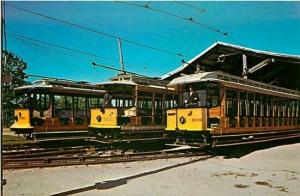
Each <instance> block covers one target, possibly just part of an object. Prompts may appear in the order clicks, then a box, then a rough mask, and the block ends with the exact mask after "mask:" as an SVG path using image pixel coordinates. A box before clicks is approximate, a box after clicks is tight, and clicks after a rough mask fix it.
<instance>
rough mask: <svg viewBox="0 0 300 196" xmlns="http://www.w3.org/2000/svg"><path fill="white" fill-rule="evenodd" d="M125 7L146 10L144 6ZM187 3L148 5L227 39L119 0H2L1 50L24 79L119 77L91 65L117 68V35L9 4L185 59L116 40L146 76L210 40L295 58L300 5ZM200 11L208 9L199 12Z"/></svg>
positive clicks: (129, 65)
mask: <svg viewBox="0 0 300 196" xmlns="http://www.w3.org/2000/svg"><path fill="white" fill-rule="evenodd" d="M131 3H134V4H137V5H145V4H146V3H147V2H131ZM185 4H187V5H191V6H193V7H196V8H199V9H194V8H192V7H189V6H186V5H182V4H179V3H176V2H155V1H151V2H150V4H149V6H150V7H152V8H155V9H159V10H164V11H167V12H170V13H173V14H175V15H177V16H182V17H186V18H190V17H192V18H193V20H194V21H197V22H200V23H201V24H205V25H208V26H210V27H213V28H215V29H218V30H220V31H222V32H227V33H228V35H229V36H230V38H229V37H228V36H224V35H222V34H220V33H217V32H215V31H212V30H210V29H208V28H205V27H203V26H201V25H197V24H195V23H191V22H188V21H187V20H182V19H179V18H177V17H174V16H169V15H165V14H162V13H160V12H154V11H151V10H149V9H146V8H141V7H136V6H131V5H127V4H123V3H119V2H93V1H91V2H70V1H69V2H11V1H9V2H6V32H7V49H8V50H9V51H11V52H13V53H15V54H16V55H18V56H19V57H21V58H22V59H23V60H24V61H25V62H26V63H27V65H28V67H27V69H26V71H25V72H26V73H27V74H34V75H42V76H48V77H56V78H65V79H71V80H78V81H87V82H91V83H97V82H102V81H106V80H108V79H109V78H110V77H112V76H115V75H116V74H117V72H116V71H113V70H109V69H104V68H100V67H94V66H93V65H92V62H96V63H98V64H102V65H108V66H114V67H117V68H119V67H120V64H119V62H118V61H119V53H118V43H117V39H116V38H111V37H107V36H103V35H100V34H97V33H94V32H90V31H86V30H83V29H79V28H74V27H72V26H69V25H66V24H63V23H60V22H57V21H53V20H49V19H46V18H45V17H40V16H37V15H33V14H30V13H26V12H24V11H21V10H17V9H15V8H12V7H9V6H8V5H13V6H17V7H19V8H23V9H26V10H30V11H33V12H38V13H41V14H44V15H47V16H51V17H55V18H58V19H61V20H65V21H69V22H71V23H75V24H78V25H82V26H85V27H88V28H90V29H93V30H96V31H101V32H104V33H106V34H109V35H113V36H115V37H120V38H121V39H126V40H130V41H133V42H137V43H141V44H144V45H147V46H150V47H155V48H158V49H162V50H167V51H172V52H174V53H180V54H183V55H184V56H178V55H172V54H169V53H166V52H160V51H157V50H152V49H149V48H145V47H140V46H137V45H134V44H131V43H129V42H126V41H122V51H123V58H124V63H125V69H126V70H128V71H132V72H136V73H139V74H143V75H147V76H152V77H154V76H162V75H164V74H166V73H168V72H170V71H172V70H174V69H176V68H177V67H179V66H182V62H181V61H182V60H185V61H188V60H190V59H191V58H193V57H194V56H196V55H197V54H199V53H200V52H202V51H203V50H205V49H206V48H207V47H209V46H210V45H212V44H213V43H215V42H216V41H222V42H227V43H231V44H236V45H242V46H245V47H249V48H254V49H259V50H266V51H272V52H278V53H285V54H293V55H300V48H299V47H300V46H299V43H300V36H299V35H300V2H185ZM201 8H202V9H206V11H205V12H201ZM14 34H17V35H19V36H20V35H21V36H26V37H29V38H31V39H35V40H40V41H43V42H48V43H52V44H56V45H60V46H64V47H68V48H72V49H75V50H80V51H83V52H86V53H89V54H93V55H97V56H101V57H105V58H99V57H95V56H87V55H83V54H79V53H76V52H72V51H70V50H65V49H60V48H56V47H53V46H49V45H45V44H41V43H38V42H34V43H32V42H33V41H32V40H31V41H30V43H29V42H28V41H27V42H26V41H24V39H23V40H20V39H16V37H15V36H14ZM45 47H47V48H45ZM49 48H51V49H49ZM106 58H109V59H113V61H112V60H108V59H106ZM33 79H37V78H31V80H33Z"/></svg>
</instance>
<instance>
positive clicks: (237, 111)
mask: <svg viewBox="0 0 300 196" xmlns="http://www.w3.org/2000/svg"><path fill="white" fill-rule="evenodd" d="M169 86H171V87H175V88H176V90H177V91H178V92H179V94H180V95H179V106H180V107H178V108H174V109H169V110H168V111H167V127H166V129H165V130H166V134H167V136H168V138H169V139H171V140H173V141H176V142H177V143H185V144H191V145H192V144H195V145H198V144H210V145H212V146H225V145H236V144H242V143H255V142H263V141H272V140H278V139H287V138H297V137H300V110H299V106H300V92H299V91H294V90H289V89H286V88H281V87H277V86H273V85H268V84H265V83H261V82H257V81H253V80H249V79H244V78H242V77H238V76H233V75H230V74H227V73H223V72H218V71H216V72H202V73H201V72H200V73H195V74H191V75H184V76H181V77H178V78H175V79H173V80H172V81H171V82H170V84H169Z"/></svg>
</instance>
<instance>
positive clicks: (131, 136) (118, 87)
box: [89, 74, 177, 143]
mask: <svg viewBox="0 0 300 196" xmlns="http://www.w3.org/2000/svg"><path fill="white" fill-rule="evenodd" d="M167 84H168V82H167V81H161V80H158V79H155V78H146V77H140V76H136V75H128V74H122V75H119V76H117V77H114V78H112V79H111V81H109V82H104V83H101V84H99V86H101V88H104V89H105V90H106V94H105V95H104V97H103V99H104V100H103V105H102V107H99V108H94V109H91V124H90V126H89V133H90V135H93V136H96V138H97V140H98V141H103V142H108V143H110V142H120V141H127V142H128V141H144V140H161V139H163V132H164V129H165V111H166V109H167V108H171V107H174V106H176V104H177V101H176V99H177V95H176V92H175V91H174V89H172V88H169V87H167Z"/></svg>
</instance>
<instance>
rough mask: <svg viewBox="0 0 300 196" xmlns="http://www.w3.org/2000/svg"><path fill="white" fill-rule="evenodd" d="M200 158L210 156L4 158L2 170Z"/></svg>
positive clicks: (144, 154) (187, 153)
mask: <svg viewBox="0 0 300 196" xmlns="http://www.w3.org/2000/svg"><path fill="white" fill-rule="evenodd" d="M192 156H201V158H202V157H203V159H208V158H210V157H212V155H209V154H206V153H204V152H196V151H194V152H192V151H152V152H142V153H129V154H113V155H92V156H91V155H78V156H76V155H74V156H72V157H39V158H9V159H7V158H4V159H3V169H6V170H8V169H26V168H41V167H58V166H72V165H92V164H108V163H124V162H132V161H146V160H156V159H169V158H179V157H192Z"/></svg>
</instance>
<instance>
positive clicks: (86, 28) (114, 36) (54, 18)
mask: <svg viewBox="0 0 300 196" xmlns="http://www.w3.org/2000/svg"><path fill="white" fill-rule="evenodd" d="M7 6H8V7H11V8H14V9H17V10H21V11H24V12H26V13H30V14H33V15H37V16H40V17H43V18H46V19H50V20H53V21H56V22H60V23H63V24H67V25H69V26H72V27H76V28H79V29H82V30H86V31H90V32H93V33H96V34H99V35H102V36H106V37H110V38H114V39H118V38H120V39H121V40H122V41H124V42H127V43H130V44H134V45H137V46H140V47H144V48H148V49H152V50H155V51H159V52H164V53H167V54H170V55H175V56H180V57H183V56H185V57H188V56H187V55H184V54H182V53H179V52H174V51H170V50H166V49H162V48H157V47H154V46H150V45H147V44H144V43H140V42H136V41H132V40H129V39H125V38H122V37H119V36H116V35H111V34H108V33H105V32H102V31H99V30H95V29H92V28H90V27H86V26H83V25H79V24H75V23H73V22H69V21H66V20H62V19H59V18H56V17H52V16H48V15H45V14H41V13H38V12H34V11H31V10H28V9H24V8H20V7H17V6H14V5H11V4H7Z"/></svg>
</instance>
